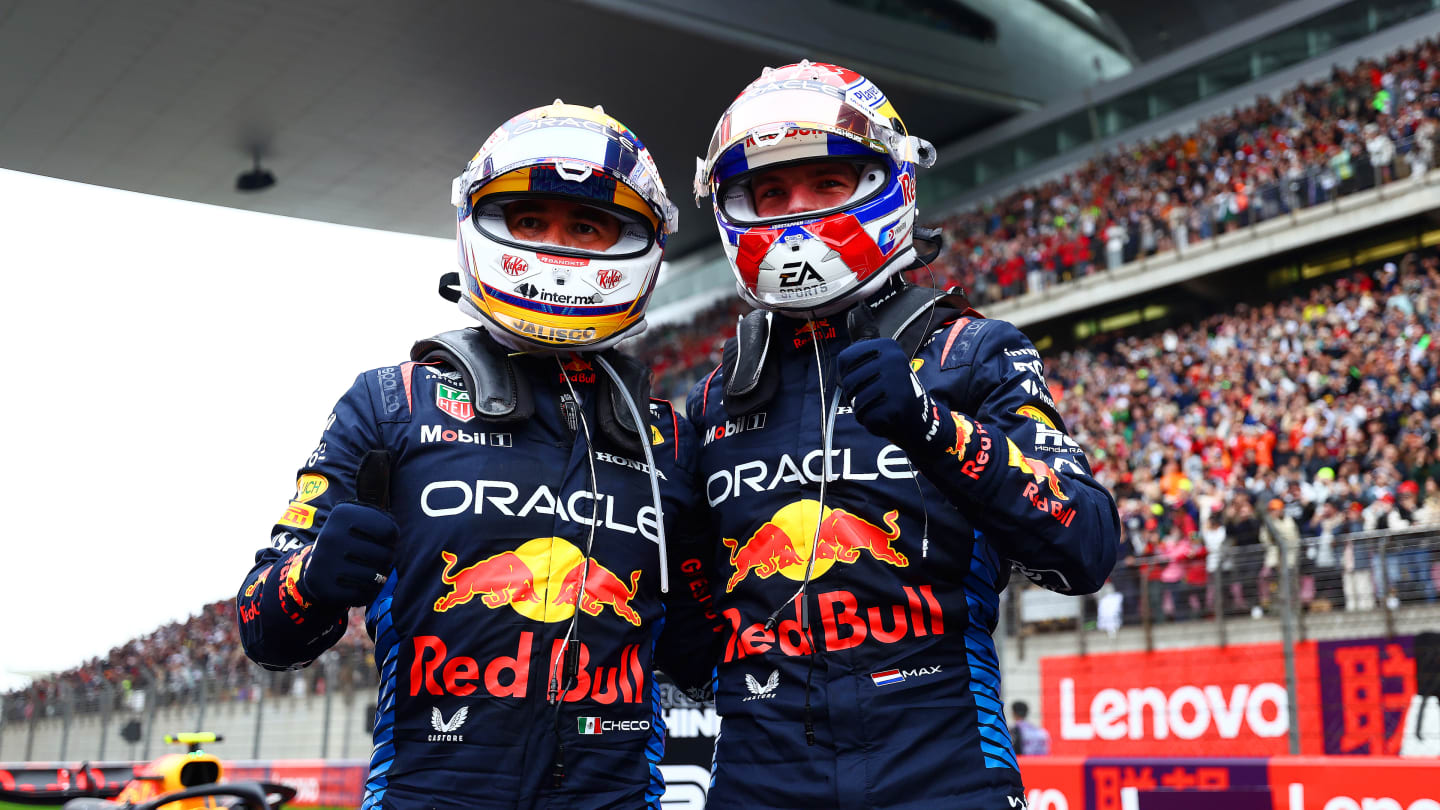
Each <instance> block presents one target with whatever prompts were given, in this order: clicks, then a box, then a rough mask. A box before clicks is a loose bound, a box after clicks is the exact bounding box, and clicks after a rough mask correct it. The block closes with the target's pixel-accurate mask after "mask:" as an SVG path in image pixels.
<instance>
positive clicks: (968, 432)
mask: <svg viewBox="0 0 1440 810" xmlns="http://www.w3.org/2000/svg"><path fill="white" fill-rule="evenodd" d="M950 418H951V419H954V420H955V446H954V447H952V448H950V449H949V450H946V451H945V452H947V453H949V454H950V455H952V456H958V457H959V458H964V457H965V450H966V448H968V447H969V446H970V439H971V437H973V436H974V435H975V426H974V425H973V424H972V423H971V422H970V420H969V419H966V418H965V417H963V416H961V415H960V414H958V413H955V412H954V411H951V412H950Z"/></svg>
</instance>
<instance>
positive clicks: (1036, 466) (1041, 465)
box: [1005, 439, 1070, 501]
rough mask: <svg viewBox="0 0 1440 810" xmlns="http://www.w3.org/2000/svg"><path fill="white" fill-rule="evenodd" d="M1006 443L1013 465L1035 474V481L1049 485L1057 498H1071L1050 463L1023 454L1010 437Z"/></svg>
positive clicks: (1011, 464) (1024, 471) (1022, 470)
mask: <svg viewBox="0 0 1440 810" xmlns="http://www.w3.org/2000/svg"><path fill="white" fill-rule="evenodd" d="M1005 443H1006V444H1008V445H1010V448H1009V449H1010V466H1011V467H1014V468H1016V469H1018V470H1020V471H1021V472H1023V473H1025V474H1027V475H1031V476H1034V478H1035V483H1036V484H1037V485H1038V484H1044V485H1045V486H1047V487H1049V488H1050V494H1051V495H1054V496H1055V498H1056V499H1057V500H1061V501H1068V500H1070V496H1069V495H1066V494H1065V493H1064V492H1063V491H1062V490H1061V489H1060V476H1059V475H1056V474H1055V471H1054V470H1052V469H1050V465H1048V464H1046V463H1045V462H1043V461H1040V460H1039V459H1034V458H1029V457H1027V456H1025V455H1023V454H1022V453H1021V452H1020V448H1018V447H1016V446H1015V443H1014V442H1012V441H1010V440H1009V439H1006V440H1005Z"/></svg>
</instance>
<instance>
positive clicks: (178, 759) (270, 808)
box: [0, 732, 295, 810]
mask: <svg viewBox="0 0 1440 810" xmlns="http://www.w3.org/2000/svg"><path fill="white" fill-rule="evenodd" d="M223 739H224V738H223V737H221V736H220V735H218V734H213V733H210V732H196V733H182V734H167V735H165V742H167V743H178V744H181V745H184V746H186V752H185V753H183V754H166V755H165V756H162V757H160V758H159V759H156V760H153V761H151V762H149V763H146V764H144V765H138V766H136V767H135V775H134V777H133V778H131V779H130V780H129V781H128V782H126V783H125V784H123V785H118V784H117V785H106V784H105V780H104V779H102V778H98V777H99V775H98V773H97V771H96V769H94V768H92V767H90V763H88V762H86V763H82V764H81V765H80V768H79V769H78V770H77V771H76V772H75V775H74V784H75V786H74V787H64V788H50V789H43V790H7V789H3V788H0V801H6V802H14V803H17V804H33V805H50V806H54V805H62V804H63V810H157V809H158V808H162V807H163V808H164V810H204V809H205V808H244V810H279V809H280V808H281V807H283V806H284V803H285V802H288V801H290V800H291V799H293V798H295V789H294V788H292V787H290V786H288V785H281V784H275V783H270V782H224V781H222V779H223V777H224V774H225V770H224V766H223V765H222V764H221V763H220V759H219V758H218V757H216V756H215V755H214V754H209V753H206V752H205V751H203V750H201V746H202V745H205V744H207V743H214V742H220V741H221V740H223Z"/></svg>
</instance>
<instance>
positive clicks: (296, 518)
mask: <svg viewBox="0 0 1440 810" xmlns="http://www.w3.org/2000/svg"><path fill="white" fill-rule="evenodd" d="M275 523H276V524H278V525H280V526H293V527H295V528H297V529H308V528H310V527H311V526H314V525H315V507H313V506H310V505H308V504H304V503H301V502H300V501H291V502H290V505H289V506H288V507H286V509H285V514H283V515H281V516H280V519H279V520H277V521H275Z"/></svg>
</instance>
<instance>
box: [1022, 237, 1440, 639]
mask: <svg viewBox="0 0 1440 810" xmlns="http://www.w3.org/2000/svg"><path fill="white" fill-rule="evenodd" d="M1437 327H1440V257H1437V256H1436V255H1434V254H1430V255H1427V256H1425V257H1423V258H1421V257H1419V256H1417V255H1415V254H1410V255H1407V256H1406V257H1404V259H1403V260H1402V261H1401V262H1400V263H1399V264H1398V265H1396V264H1394V263H1386V264H1385V265H1384V267H1383V268H1381V269H1380V270H1378V271H1376V272H1374V273H1373V274H1367V273H1357V274H1355V275H1354V276H1353V277H1347V278H1341V279H1338V280H1337V281H1335V282H1334V283H1330V284H1325V285H1323V286H1320V287H1317V288H1315V289H1313V290H1311V291H1310V292H1308V293H1306V294H1303V295H1297V296H1294V297H1292V298H1289V299H1285V300H1281V301H1278V302H1275V303H1271V304H1266V305H1263V306H1260V307H1249V306H1244V305H1240V306H1237V307H1236V308H1235V309H1234V310H1233V311H1230V312H1226V313H1223V314H1219V315H1215V316H1213V317H1211V318H1209V319H1207V320H1205V321H1202V322H1200V323H1197V324H1192V325H1187V326H1183V327H1177V328H1174V329H1170V330H1167V331H1165V332H1164V333H1163V334H1159V335H1154V336H1150V337H1144V338H1132V339H1127V340H1122V341H1120V342H1118V343H1116V344H1114V345H1112V346H1108V347H1106V348H1104V349H1082V350H1077V351H1074V352H1066V353H1064V354H1061V355H1060V356H1059V357H1055V358H1050V359H1049V362H1048V363H1047V367H1048V368H1049V369H1050V375H1051V377H1050V382H1051V386H1052V388H1053V389H1054V392H1055V393H1056V395H1057V397H1059V398H1061V401H1060V403H1059V405H1060V410H1061V412H1062V413H1063V414H1064V417H1065V419H1066V423H1067V425H1068V427H1069V428H1070V430H1071V431H1072V434H1073V435H1074V436H1075V438H1076V439H1077V440H1078V441H1079V442H1080V443H1081V445H1082V446H1084V447H1086V448H1087V450H1088V451H1089V453H1090V458H1091V460H1092V463H1093V464H1094V466H1095V472H1096V477H1097V478H1098V479H1099V480H1100V481H1102V482H1103V483H1104V484H1105V485H1106V486H1108V487H1109V488H1110V489H1111V491H1112V492H1114V493H1115V496H1116V499H1117V502H1118V504H1119V506H1120V511H1121V516H1122V519H1123V520H1124V522H1125V525H1126V529H1127V532H1126V536H1127V539H1128V545H1127V547H1126V548H1124V549H1123V553H1122V557H1124V558H1126V560H1125V562H1126V564H1125V565H1122V566H1121V567H1120V568H1118V569H1117V573H1116V575H1115V577H1114V578H1113V580H1114V583H1115V585H1116V586H1117V587H1118V588H1120V590H1121V591H1122V592H1124V593H1126V595H1127V597H1131V600H1130V601H1132V606H1133V602H1134V599H1135V598H1138V596H1139V591H1140V588H1141V587H1147V588H1148V589H1149V590H1150V594H1147V595H1158V596H1159V597H1160V599H1159V604H1156V605H1155V607H1154V608H1153V610H1154V613H1155V614H1156V615H1161V614H1163V615H1166V616H1170V617H1172V618H1185V617H1187V616H1189V615H1193V614H1198V613H1201V612H1205V611H1208V610H1212V609H1213V608H1214V605H1215V601H1216V600H1217V598H1219V599H1223V600H1224V603H1225V604H1227V605H1229V606H1231V607H1233V608H1234V609H1237V610H1241V611H1251V612H1254V613H1256V614H1257V615H1258V614H1259V613H1261V612H1263V611H1265V610H1266V609H1267V608H1268V607H1269V606H1270V604H1271V602H1272V600H1273V599H1275V598H1276V596H1275V594H1276V588H1277V587H1278V579H1279V576H1278V569H1279V567H1280V565H1281V563H1282V562H1283V563H1285V564H1287V565H1288V567H1289V569H1290V571H1292V572H1294V576H1295V578H1296V582H1297V597H1298V598H1299V600H1300V601H1301V602H1302V603H1304V604H1305V605H1307V606H1309V607H1310V608H1311V609H1330V608H1334V609H1342V608H1343V609H1347V610H1365V609H1370V608H1373V607H1375V606H1376V603H1377V602H1376V600H1377V599H1386V600H1391V604H1392V605H1393V604H1395V603H1396V600H1424V601H1430V602H1433V601H1435V599H1436V595H1437V590H1440V555H1437V553H1436V552H1437V549H1436V548H1435V547H1434V543H1435V540H1434V539H1433V537H1432V536H1427V535H1424V534H1421V535H1416V536H1415V537H1414V538H1413V539H1407V540H1404V541H1397V542H1395V543H1393V544H1392V545H1391V546H1389V547H1388V548H1386V549H1384V550H1383V553H1384V556H1383V562H1382V556H1381V554H1382V549H1381V548H1380V547H1379V546H1378V545H1377V544H1376V543H1375V542H1374V541H1373V540H1370V539H1364V538H1362V537H1357V536H1356V535H1355V534H1354V533H1356V532H1366V531H1371V532H1373V531H1377V530H1391V531H1394V530H1400V529H1404V528H1407V527H1410V526H1413V525H1422V524H1433V523H1437V522H1440V456H1437V449H1436V448H1437V440H1440V386H1437V384H1436V383H1437V358H1440V350H1437V347H1436V346H1434V345H1433V344H1432V335H1433V334H1434V333H1435V331H1436V329H1437ZM1281 554H1284V555H1285V557H1284V560H1283V561H1282V560H1281ZM1207 558H1208V559H1207ZM1141 562H1143V563H1145V564H1144V565H1139V564H1137V563H1141ZM1222 567H1223V569H1222ZM1217 574H1218V577H1219V578H1220V579H1223V580H1224V581H1226V582H1228V583H1229V585H1228V586H1227V587H1226V588H1225V589H1224V590H1225V591H1226V593H1217V592H1216V588H1215V587H1214V580H1215V579H1216V578H1217ZM1152 601H1154V600H1152Z"/></svg>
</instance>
